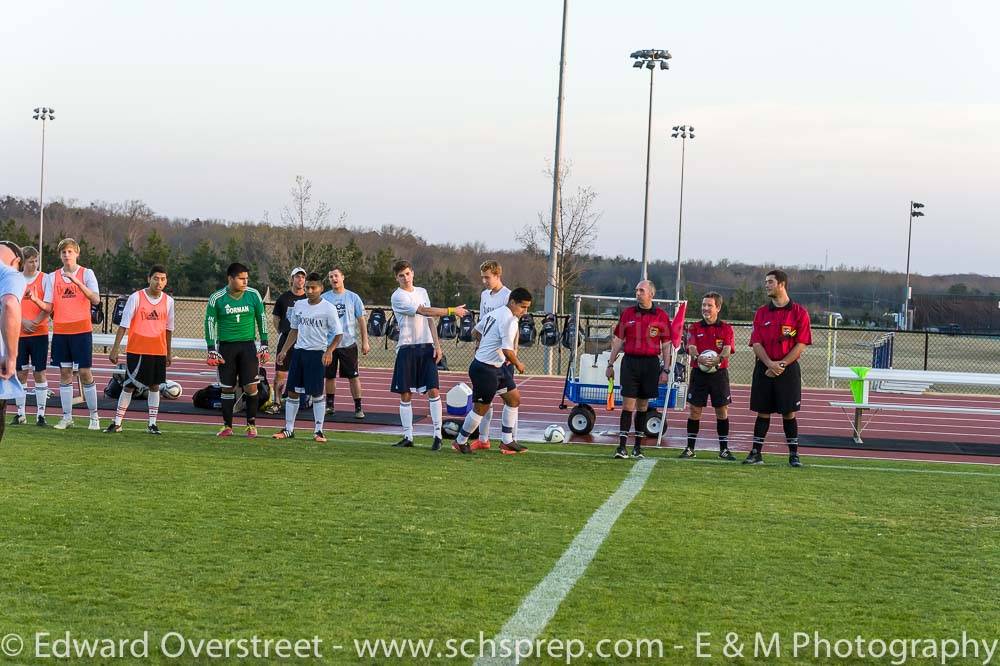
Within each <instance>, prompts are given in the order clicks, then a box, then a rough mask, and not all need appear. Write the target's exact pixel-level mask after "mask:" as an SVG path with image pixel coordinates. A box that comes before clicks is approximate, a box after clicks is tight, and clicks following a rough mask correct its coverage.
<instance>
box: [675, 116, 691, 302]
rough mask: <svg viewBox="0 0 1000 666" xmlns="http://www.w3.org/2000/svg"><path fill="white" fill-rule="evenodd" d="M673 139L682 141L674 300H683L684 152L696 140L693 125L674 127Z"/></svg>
mask: <svg viewBox="0 0 1000 666" xmlns="http://www.w3.org/2000/svg"><path fill="white" fill-rule="evenodd" d="M670 136H671V137H672V138H674V139H677V138H679V139H680V140H681V203H680V208H679V209H678V211H677V280H676V283H675V288H674V300H675V301H679V300H681V230H682V229H683V228H684V152H685V148H687V140H688V139H693V138H694V126H693V125H674V127H673V134H671V135H670Z"/></svg>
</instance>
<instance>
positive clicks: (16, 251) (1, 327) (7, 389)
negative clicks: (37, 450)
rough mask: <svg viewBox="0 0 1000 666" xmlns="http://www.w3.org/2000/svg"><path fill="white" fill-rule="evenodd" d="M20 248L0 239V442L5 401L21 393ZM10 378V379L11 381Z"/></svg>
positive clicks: (21, 256)
mask: <svg viewBox="0 0 1000 666" xmlns="http://www.w3.org/2000/svg"><path fill="white" fill-rule="evenodd" d="M22 262H23V255H22V254H21V248H20V247H18V246H17V245H16V244H14V243H12V242H10V241H0V379H2V380H3V386H2V387H0V441H3V431H4V420H5V419H6V418H7V401H8V400H9V399H11V398H14V399H17V397H18V396H19V395H23V393H24V389H23V388H22V387H21V385H20V383H18V381H17V347H18V338H19V333H20V331H21V298H22V297H23V296H24V275H22V274H21V264H22ZM11 380H13V381H11Z"/></svg>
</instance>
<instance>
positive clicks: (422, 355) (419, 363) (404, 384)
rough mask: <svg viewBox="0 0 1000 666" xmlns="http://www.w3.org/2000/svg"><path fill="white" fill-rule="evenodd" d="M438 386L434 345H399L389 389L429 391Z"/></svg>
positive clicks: (393, 390)
mask: <svg viewBox="0 0 1000 666" xmlns="http://www.w3.org/2000/svg"><path fill="white" fill-rule="evenodd" d="M436 388H438V369H437V364H436V363H434V345H406V346H404V347H398V348H397V349H396V365H395V366H393V369H392V386H391V387H390V388H389V390H390V391H392V392H393V393H412V392H416V393H427V392H428V391H430V390H431V389H436Z"/></svg>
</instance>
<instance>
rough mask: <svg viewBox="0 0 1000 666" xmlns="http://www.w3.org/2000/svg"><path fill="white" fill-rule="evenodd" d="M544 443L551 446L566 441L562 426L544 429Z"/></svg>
mask: <svg viewBox="0 0 1000 666" xmlns="http://www.w3.org/2000/svg"><path fill="white" fill-rule="evenodd" d="M542 436H543V437H544V438H545V441H546V442H551V443H553V444H559V443H560V442H565V441H566V431H565V430H563V428H562V426H558V425H550V426H549V427H548V428H546V429H545V434H544V435H542Z"/></svg>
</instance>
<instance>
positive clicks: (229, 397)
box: [222, 391, 236, 428]
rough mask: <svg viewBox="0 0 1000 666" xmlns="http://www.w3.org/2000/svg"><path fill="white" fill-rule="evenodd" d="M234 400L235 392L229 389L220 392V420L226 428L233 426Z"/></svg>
mask: <svg viewBox="0 0 1000 666" xmlns="http://www.w3.org/2000/svg"><path fill="white" fill-rule="evenodd" d="M235 402H236V394H235V393H233V392H232V391H230V392H229V393H226V392H223V393H222V422H223V423H224V424H225V425H226V427H227V428H232V427H233V403H235Z"/></svg>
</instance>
